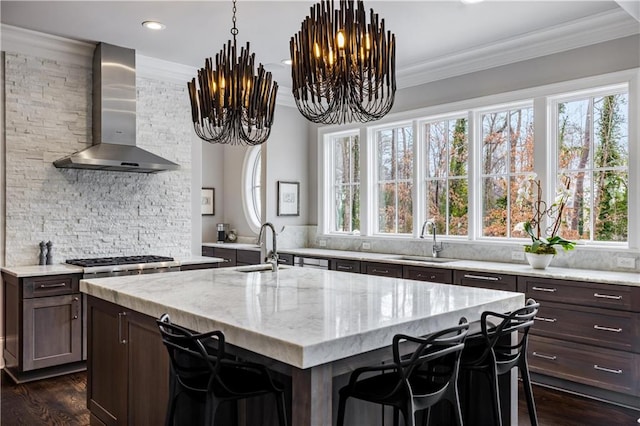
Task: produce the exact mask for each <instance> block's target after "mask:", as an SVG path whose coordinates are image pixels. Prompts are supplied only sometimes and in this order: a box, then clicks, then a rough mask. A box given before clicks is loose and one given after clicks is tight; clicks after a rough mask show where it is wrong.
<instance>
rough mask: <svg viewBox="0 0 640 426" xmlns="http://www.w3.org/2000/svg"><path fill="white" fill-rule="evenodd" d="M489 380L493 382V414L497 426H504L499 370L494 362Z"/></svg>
mask: <svg viewBox="0 0 640 426" xmlns="http://www.w3.org/2000/svg"><path fill="white" fill-rule="evenodd" d="M489 381H490V382H491V387H492V388H493V389H491V391H492V394H493V415H494V419H495V421H496V423H495V424H496V425H497V426H502V410H501V409H500V389H499V388H498V371H497V370H496V364H495V362H494V363H493V365H492V367H491V371H490V372H489Z"/></svg>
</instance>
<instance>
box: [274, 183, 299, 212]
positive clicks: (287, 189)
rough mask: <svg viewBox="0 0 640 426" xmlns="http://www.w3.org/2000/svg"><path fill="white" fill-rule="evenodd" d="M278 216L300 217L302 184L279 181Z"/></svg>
mask: <svg viewBox="0 0 640 426" xmlns="http://www.w3.org/2000/svg"><path fill="white" fill-rule="evenodd" d="M278 216H300V182H283V181H278Z"/></svg>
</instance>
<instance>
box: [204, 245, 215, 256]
mask: <svg viewBox="0 0 640 426" xmlns="http://www.w3.org/2000/svg"><path fill="white" fill-rule="evenodd" d="M202 255H203V256H208V257H213V247H208V246H202Z"/></svg>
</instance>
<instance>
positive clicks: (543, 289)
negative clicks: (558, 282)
mask: <svg viewBox="0 0 640 426" xmlns="http://www.w3.org/2000/svg"><path fill="white" fill-rule="evenodd" d="M531 290H533V291H546V292H547V293H555V292H556V291H558V289H557V288H546V287H531Z"/></svg>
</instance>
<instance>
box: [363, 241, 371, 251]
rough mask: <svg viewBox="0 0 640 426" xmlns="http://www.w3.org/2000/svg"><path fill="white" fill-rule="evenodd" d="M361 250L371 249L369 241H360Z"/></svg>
mask: <svg viewBox="0 0 640 426" xmlns="http://www.w3.org/2000/svg"><path fill="white" fill-rule="evenodd" d="M362 250H371V243H369V242H367V241H365V242H363V243H362Z"/></svg>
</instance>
